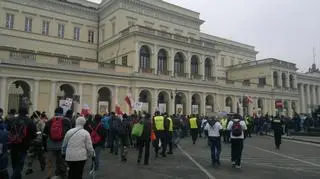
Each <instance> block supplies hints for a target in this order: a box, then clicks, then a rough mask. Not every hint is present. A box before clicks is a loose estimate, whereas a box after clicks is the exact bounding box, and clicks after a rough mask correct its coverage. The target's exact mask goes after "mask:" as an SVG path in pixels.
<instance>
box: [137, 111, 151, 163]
mask: <svg viewBox="0 0 320 179" xmlns="http://www.w3.org/2000/svg"><path fill="white" fill-rule="evenodd" d="M150 118H151V117H150V114H146V113H143V114H142V116H141V123H142V124H143V132H142V135H141V137H139V138H138V142H137V143H138V149H139V150H138V151H139V152H138V161H137V162H138V164H140V162H141V159H142V153H143V148H144V165H149V155H150V137H151V129H152V125H151V119H150Z"/></svg>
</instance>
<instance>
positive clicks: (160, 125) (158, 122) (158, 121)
mask: <svg viewBox="0 0 320 179" xmlns="http://www.w3.org/2000/svg"><path fill="white" fill-rule="evenodd" d="M154 123H155V126H156V129H157V130H158V131H163V130H164V117H163V116H156V117H154Z"/></svg>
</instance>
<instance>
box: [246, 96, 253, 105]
mask: <svg viewBox="0 0 320 179" xmlns="http://www.w3.org/2000/svg"><path fill="white" fill-rule="evenodd" d="M247 100H248V104H251V103H253V100H252V97H251V96H247Z"/></svg>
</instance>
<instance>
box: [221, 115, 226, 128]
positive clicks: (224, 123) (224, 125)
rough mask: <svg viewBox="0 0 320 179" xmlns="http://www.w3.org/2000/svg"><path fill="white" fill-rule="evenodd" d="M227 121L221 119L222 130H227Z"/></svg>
mask: <svg viewBox="0 0 320 179" xmlns="http://www.w3.org/2000/svg"><path fill="white" fill-rule="evenodd" d="M227 122H228V121H227V119H225V118H223V119H222V120H221V123H222V129H224V130H225V129H227Z"/></svg>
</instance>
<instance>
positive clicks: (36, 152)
mask: <svg viewBox="0 0 320 179" xmlns="http://www.w3.org/2000/svg"><path fill="white" fill-rule="evenodd" d="M40 115H41V112H40V111H35V112H34V113H33V114H32V115H31V120H32V122H33V123H34V124H35V125H36V129H37V137H36V138H35V139H34V140H32V143H31V146H30V148H29V150H28V158H27V161H28V162H27V163H28V164H27V171H26V175H29V174H31V173H33V169H32V164H33V161H34V160H35V159H38V160H39V163H40V168H41V171H44V169H45V165H46V159H45V152H44V150H43V142H42V141H43V139H42V138H43V135H42V133H43V129H44V126H45V122H44V121H43V120H41V119H40Z"/></svg>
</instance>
